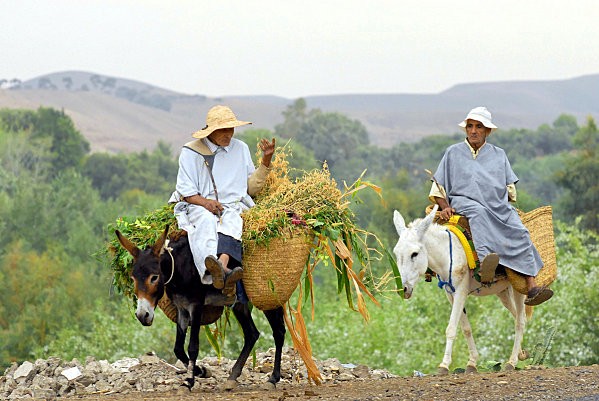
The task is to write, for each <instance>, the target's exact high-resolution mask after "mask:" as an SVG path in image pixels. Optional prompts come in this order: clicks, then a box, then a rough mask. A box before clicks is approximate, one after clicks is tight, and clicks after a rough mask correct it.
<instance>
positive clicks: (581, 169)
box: [555, 117, 599, 232]
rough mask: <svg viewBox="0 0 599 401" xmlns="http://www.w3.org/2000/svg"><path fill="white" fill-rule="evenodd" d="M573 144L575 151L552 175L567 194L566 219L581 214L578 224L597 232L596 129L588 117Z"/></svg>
mask: <svg viewBox="0 0 599 401" xmlns="http://www.w3.org/2000/svg"><path fill="white" fill-rule="evenodd" d="M573 143H574V146H575V151H574V152H573V154H572V155H570V156H569V157H568V158H567V160H566V162H565V163H564V164H565V167H564V169H563V170H562V171H559V172H558V173H556V176H555V179H556V182H557V183H558V185H560V186H562V187H563V188H565V189H567V190H568V191H569V193H570V196H569V197H566V198H565V199H564V201H563V210H564V214H565V216H566V217H568V218H570V219H574V218H575V217H576V216H583V220H582V226H583V227H584V228H588V229H591V230H594V231H595V232H599V205H598V203H597V199H599V186H598V185H597V177H599V160H598V159H597V154H598V153H599V130H598V129H597V125H596V124H595V120H594V119H593V118H592V117H589V118H588V119H587V125H586V126H584V127H582V128H580V129H579V130H578V132H577V133H576V135H575V136H574V139H573Z"/></svg>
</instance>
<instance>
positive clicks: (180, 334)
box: [173, 309, 189, 366]
mask: <svg viewBox="0 0 599 401" xmlns="http://www.w3.org/2000/svg"><path fill="white" fill-rule="evenodd" d="M177 316H178V319H177V336H176V337H175V348H174V349H173V352H174V353H175V356H176V357H177V359H178V360H180V361H181V362H183V364H184V365H185V366H187V364H188V363H189V357H188V356H187V353H185V336H186V335H187V327H188V326H189V314H188V312H187V311H186V310H184V309H179V310H178V311H177Z"/></svg>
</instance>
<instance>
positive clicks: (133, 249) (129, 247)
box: [114, 230, 139, 259]
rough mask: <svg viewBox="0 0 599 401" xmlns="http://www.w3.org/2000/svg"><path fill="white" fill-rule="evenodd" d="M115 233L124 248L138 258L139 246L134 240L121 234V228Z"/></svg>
mask: <svg viewBox="0 0 599 401" xmlns="http://www.w3.org/2000/svg"><path fill="white" fill-rule="evenodd" d="M114 233H115V234H116V237H117V238H118V240H119V242H120V243H121V245H122V246H123V248H125V249H126V250H127V252H129V253H130V254H131V256H133V258H134V259H135V258H137V255H139V248H138V247H137V246H136V245H135V244H134V243H133V242H131V241H129V240H128V239H127V238H125V236H124V235H123V234H121V232H120V231H119V230H116V231H115V232H114Z"/></svg>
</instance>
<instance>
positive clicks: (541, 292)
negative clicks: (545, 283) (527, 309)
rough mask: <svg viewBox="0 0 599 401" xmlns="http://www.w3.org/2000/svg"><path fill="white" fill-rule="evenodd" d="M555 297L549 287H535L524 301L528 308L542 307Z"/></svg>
mask: <svg viewBox="0 0 599 401" xmlns="http://www.w3.org/2000/svg"><path fill="white" fill-rule="evenodd" d="M552 296H553V290H552V289H551V288H547V287H535V288H533V289H532V290H530V291H528V296H527V297H526V300H524V304H525V305H528V306H536V305H540V304H542V303H543V302H545V301H547V300H549V299H550V298H551V297H552Z"/></svg>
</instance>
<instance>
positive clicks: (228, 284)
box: [223, 266, 243, 296]
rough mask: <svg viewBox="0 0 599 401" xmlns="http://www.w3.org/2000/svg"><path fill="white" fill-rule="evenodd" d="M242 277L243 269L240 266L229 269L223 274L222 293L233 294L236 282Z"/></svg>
mask: <svg viewBox="0 0 599 401" xmlns="http://www.w3.org/2000/svg"><path fill="white" fill-rule="evenodd" d="M242 278H243V269H242V268H241V266H238V267H236V268H234V269H233V270H231V271H230V272H229V273H228V274H227V275H226V276H225V286H224V288H223V294H225V295H228V296H230V295H233V294H235V290H236V289H237V282H238V281H239V280H241V279H242Z"/></svg>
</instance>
